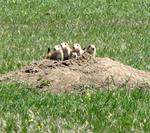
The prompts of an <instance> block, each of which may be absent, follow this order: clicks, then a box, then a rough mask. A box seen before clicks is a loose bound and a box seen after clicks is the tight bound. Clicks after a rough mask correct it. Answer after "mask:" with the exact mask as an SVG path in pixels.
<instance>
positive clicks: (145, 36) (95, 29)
mask: <svg viewBox="0 0 150 133" xmlns="http://www.w3.org/2000/svg"><path fill="white" fill-rule="evenodd" d="M47 12H49V15H45V13H47ZM63 41H67V42H69V43H70V44H73V43H75V42H79V43H81V44H82V46H86V45H87V44H89V43H93V44H95V45H96V46H97V56H100V57H106V56H107V57H110V58H113V59H115V60H118V61H121V62H123V63H125V64H128V65H131V66H133V67H135V68H138V69H141V70H146V71H150V2H149V1H148V0H142V1H141V0H120V1H116V0H88V1H87V0H82V1H81V0H43V1H42V0H36V1H34V0H30V1H25V0H22V1H21V0H1V1H0V74H2V73H7V72H9V71H13V70H16V69H19V68H21V67H22V66H24V65H26V64H28V63H30V62H31V61H32V60H39V59H42V58H43V57H45V55H46V52H47V47H49V46H51V47H52V46H54V45H55V44H58V43H60V42H63ZM120 89H122V88H119V90H117V91H115V92H113V91H105V92H103V91H94V92H93V93H92V96H89V95H88V92H86V93H85V94H84V95H81V94H76V93H68V94H66V93H65V94H58V95H56V94H51V93H48V92H45V93H40V92H38V91H37V90H33V89H31V88H29V87H27V86H25V85H20V84H15V85H10V84H5V85H4V84H1V85H0V131H1V132H4V131H5V132H12V131H15V132H16V131H18V130H22V132H28V131H29V132H38V130H39V132H40V130H42V131H43V132H46V131H48V130H49V129H50V130H51V131H53V132H61V131H64V132H65V131H68V132H69V131H70V130H72V131H76V130H78V131H79V132H84V131H85V132H87V130H89V131H90V130H91V131H95V132H99V131H101V132H141V131H145V132H149V131H150V129H149V127H150V123H149V122H150V120H149V119H150V117H149V116H150V114H149V105H150V92H149V91H144V90H143V91H142V90H133V91H131V90H130V91H129V90H127V89H124V88H123V90H120ZM1 127H2V128H1ZM36 130H37V131H36Z"/></svg>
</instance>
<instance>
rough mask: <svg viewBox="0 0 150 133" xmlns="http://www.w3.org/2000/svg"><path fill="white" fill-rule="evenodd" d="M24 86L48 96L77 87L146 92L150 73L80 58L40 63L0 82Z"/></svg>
mask: <svg viewBox="0 0 150 133" xmlns="http://www.w3.org/2000/svg"><path fill="white" fill-rule="evenodd" d="M16 81H17V82H18V81H19V82H24V83H27V84H28V85H31V86H33V87H35V88H40V89H43V90H49V91H51V92H64V91H69V90H72V89H73V88H78V87H79V86H83V85H84V86H91V85H92V86H95V87H96V88H103V89H113V88H116V87H124V86H126V87H128V88H131V89H132V88H147V87H148V88H149V87H150V72H144V71H140V70H137V69H134V68H132V67H130V66H127V65H124V64H122V63H119V62H117V61H113V60H112V59H109V58H98V57H97V58H95V57H92V56H90V55H89V54H86V53H85V54H83V55H82V56H81V57H79V58H78V59H70V60H66V61H53V60H47V59H44V60H41V61H37V62H33V63H32V64H30V65H28V66H25V67H24V68H22V69H21V70H17V71H15V72H10V73H7V74H4V75H2V76H1V78H0V82H1V83H2V82H7V83H8V82H12V83H13V82H16Z"/></svg>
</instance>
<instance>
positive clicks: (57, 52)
mask: <svg viewBox="0 0 150 133" xmlns="http://www.w3.org/2000/svg"><path fill="white" fill-rule="evenodd" d="M46 58H47V59H52V60H63V58H64V55H63V50H62V49H61V46H60V45H55V47H54V50H53V51H51V49H50V48H48V51H47V57H46Z"/></svg>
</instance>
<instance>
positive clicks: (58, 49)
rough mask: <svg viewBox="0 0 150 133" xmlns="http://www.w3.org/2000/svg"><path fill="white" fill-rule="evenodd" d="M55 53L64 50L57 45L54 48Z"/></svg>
mask: <svg viewBox="0 0 150 133" xmlns="http://www.w3.org/2000/svg"><path fill="white" fill-rule="evenodd" d="M54 51H62V48H61V46H60V45H55V46H54Z"/></svg>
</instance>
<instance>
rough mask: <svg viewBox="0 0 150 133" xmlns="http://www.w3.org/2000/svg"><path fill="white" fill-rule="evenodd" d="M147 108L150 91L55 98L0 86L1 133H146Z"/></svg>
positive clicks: (57, 96)
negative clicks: (76, 132) (78, 132)
mask: <svg viewBox="0 0 150 133" xmlns="http://www.w3.org/2000/svg"><path fill="white" fill-rule="evenodd" d="M16 88H17V89H16ZM149 108H150V91H143V90H132V91H129V90H127V89H125V88H123V89H121V90H118V91H92V92H91V91H87V92H86V93H85V94H83V95H81V94H78V93H75V92H74V93H73V94H71V93H65V94H58V95H56V94H51V93H40V92H37V91H35V90H33V89H30V88H28V87H23V86H22V85H19V84H15V85H1V86H0V116H1V117H0V120H1V121H2V122H3V123H4V124H3V126H2V128H1V131H2V130H5V131H6V132H9V131H18V130H21V131H22V132H26V131H29V132H46V131H47V130H48V129H49V130H51V131H52V132H59V131H64V132H67V131H68V132H71V131H82V132H86V131H93V132H110V131H111V132H131V131H133V132H142V131H149V130H150V120H149V119H150V118H149V117H148V116H150V110H149Z"/></svg>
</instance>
